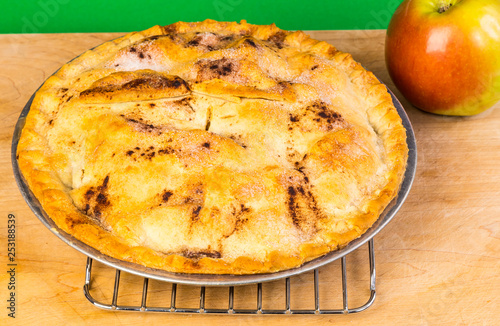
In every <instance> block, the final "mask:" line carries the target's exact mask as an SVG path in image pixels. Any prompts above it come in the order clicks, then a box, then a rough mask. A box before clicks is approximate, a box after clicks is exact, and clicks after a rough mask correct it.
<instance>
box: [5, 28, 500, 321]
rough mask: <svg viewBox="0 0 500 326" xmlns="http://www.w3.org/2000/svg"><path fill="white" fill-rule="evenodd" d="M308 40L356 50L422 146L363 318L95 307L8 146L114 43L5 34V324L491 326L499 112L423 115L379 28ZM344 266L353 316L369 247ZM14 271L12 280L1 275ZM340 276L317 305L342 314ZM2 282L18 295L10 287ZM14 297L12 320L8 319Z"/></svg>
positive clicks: (129, 295)
mask: <svg viewBox="0 0 500 326" xmlns="http://www.w3.org/2000/svg"><path fill="white" fill-rule="evenodd" d="M310 34H311V35H312V36H313V37H314V38H317V39H322V40H325V41H328V42H330V43H331V44H333V45H335V46H336V47H337V48H338V49H340V50H343V51H347V52H350V53H352V54H353V56H354V58H355V59H357V60H358V61H360V62H361V63H362V64H363V65H364V66H365V67H366V68H368V69H370V70H372V71H373V72H374V73H375V74H376V75H377V76H378V77H379V78H380V79H381V80H382V81H383V82H385V83H386V84H387V85H388V86H389V88H390V89H392V90H393V91H394V92H395V93H396V95H397V96H398V97H399V98H400V99H401V102H402V104H403V106H404V107H405V108H406V111H407V113H408V115H409V117H410V120H411V122H412V124H413V128H414V131H415V134H416V138H417V146H418V168H417V175H416V179H415V182H414V184H413V188H412V190H411V192H410V195H409V196H408V199H407V200H406V202H405V204H404V205H403V207H402V209H401V210H400V211H399V213H398V214H397V216H396V217H395V218H394V219H393V221H392V222H391V223H390V224H389V225H388V226H387V227H386V228H385V229H383V230H382V231H381V233H379V234H378V235H377V236H376V237H375V249H376V252H375V253H376V269H377V283H376V285H377V298H376V300H375V303H374V304H373V305H372V306H371V307H370V308H368V310H366V311H364V312H361V313H358V314H351V315H334V316H326V315H319V316H216V315H196V314H187V315H173V314H161V313H130V312H117V311H106V310H101V309H99V308H96V307H95V306H93V305H92V304H90V303H89V302H88V301H87V299H85V297H84V296H83V292H82V287H83V284H84V277H85V273H84V272H85V271H84V268H85V262H86V257H85V256H84V255H83V254H81V253H79V252H77V251H76V250H74V249H72V248H70V247H69V246H67V245H66V244H65V243H63V242H62V241H61V240H59V239H58V238H57V237H55V236H54V235H53V234H52V233H51V232H50V231H49V230H48V229H46V228H45V227H44V226H43V225H42V224H41V223H40V222H39V221H38V219H37V218H36V217H35V216H34V214H33V213H32V212H31V211H30V209H29V207H28V206H27V204H26V203H25V202H24V200H23V198H22V196H21V194H20V193H19V191H18V189H17V186H16V183H15V180H14V177H13V173H12V168H11V162H10V147H11V139H12V133H13V130H14V125H15V123H16V121H17V118H18V116H19V113H20V112H21V110H22V108H23V106H24V105H25V103H26V102H27V101H28V99H29V97H30V96H31V95H32V94H33V93H34V92H35V90H36V89H37V88H38V86H40V84H41V83H42V82H43V81H44V80H45V79H46V78H47V77H48V76H50V74H52V73H53V72H54V71H55V70H56V69H57V68H58V67H60V66H61V65H62V64H64V63H65V62H67V61H68V60H70V59H72V58H73V57H75V56H77V55H79V54H80V53H82V52H83V51H85V50H86V49H88V48H91V47H93V46H95V45H98V44H100V43H102V42H104V41H106V40H109V39H112V38H114V37H117V36H119V34H52V35H1V36H0V89H1V92H0V174H1V175H2V178H1V179H0V185H1V187H0V252H1V255H0V257H1V260H0V270H1V271H2V272H0V302H2V304H1V305H2V307H1V309H0V325H69V324H70V325H90V324H92V325H116V324H124V325H143V324H146V323H148V324H173V325H174V324H182V325H200V324H203V325H219V324H221V323H234V324H256V325H259V324H263V325H267V324H273V325H288V324H289V323H298V324H304V325H321V324H336V325H344V324H363V325H366V324H369V325H387V324H398V325H437V324H439V325H459V324H466V325H469V324H473V325H494V324H498V322H499V320H500V306H499V302H500V286H499V284H500V104H497V105H496V106H495V107H494V108H492V109H490V110H488V111H486V112H484V113H482V114H480V115H477V116H474V117H469V118H456V117H442V116H436V115H431V114H427V113H424V112H421V111H419V110H417V109H415V108H414V107H412V106H411V105H410V104H408V102H406V101H405V100H404V98H403V97H402V96H401V94H400V93H399V92H398V91H397V90H396V88H395V87H394V85H393V84H392V83H391V80H390V78H389V76H388V73H387V71H386V68H385V64H384V54H383V53H384V51H383V50H384V48H383V45H384V35H385V32H384V31H315V32H310ZM9 216H11V218H9ZM12 216H14V217H12ZM9 220H15V230H16V231H15V252H16V257H15V260H14V262H9V261H8V258H9V256H8V249H9V248H11V247H13V246H12V245H10V246H9V245H8V239H9V238H8V234H9V231H8V230H9V225H11V224H13V223H12V222H10V223H9ZM11 229H12V227H11ZM11 233H12V232H11ZM11 238H12V237H11ZM11 242H12V241H11ZM347 262H348V276H349V280H353V282H352V283H349V291H350V292H349V293H350V295H349V304H350V306H351V307H355V306H356V305H360V304H363V303H364V302H365V300H366V299H367V297H368V296H369V291H368V287H367V284H368V282H369V275H368V268H369V267H368V259H367V253H366V248H364V247H363V248H361V249H360V250H358V251H356V252H354V253H352V254H351V255H349V256H348V257H347ZM9 263H10V264H12V263H15V264H16V265H15V266H13V265H10V266H9V265H8V264H9ZM13 267H15V275H14V276H13V278H11V275H10V274H9V273H8V272H7V271H8V270H9V269H10V268H13ZM339 268H340V263H339V262H334V263H332V264H331V265H328V266H326V267H324V268H322V269H320V303H321V305H322V306H324V307H330V308H339V307H340V308H341V307H342V300H341V291H340V284H339V282H340V276H339V275H340V271H339ZM113 281H114V271H113V270H111V269H108V268H106V267H104V266H102V265H100V266H99V264H96V267H95V273H94V277H93V283H92V284H93V286H95V289H96V290H95V291H94V292H93V294H94V295H95V297H96V298H98V299H100V300H103V301H105V300H108V302H109V300H110V296H111V295H110V291H111V290H112V287H113ZM12 282H13V283H12ZM9 283H11V285H10V286H12V284H13V285H14V286H15V291H11V290H9ZM150 283H151V284H150V289H151V290H150V295H149V298H148V304H151V305H153V304H157V305H163V306H168V305H169V304H170V288H169V287H168V286H167V285H166V284H164V283H161V282H155V281H151V282H150ZM283 286H284V285H283V283H282V282H281V283H280V282H276V283H274V282H273V283H270V284H264V293H263V301H264V302H263V304H264V307H263V308H264V309H266V308H267V309H269V308H283V305H284V291H283V289H284V287H283ZM141 289H142V279H140V278H137V277H135V276H132V275H129V274H125V275H124V276H123V278H122V280H121V287H120V294H121V297H120V299H119V300H120V302H119V303H121V304H136V305H137V304H140V300H141V298H140V293H141ZM180 289H182V290H183V291H184V292H183V293H185V294H183V295H181V296H180V297H179V298H178V306H181V305H188V304H191V303H194V304H197V302H198V301H199V298H198V295H199V292H198V291H199V289H198V288H196V289H193V288H190V287H186V286H180ZM312 291H313V287H312V285H311V273H307V274H306V275H302V276H299V277H296V278H293V279H292V299H293V307H292V308H314V300H313V294H312V293H313V292H312ZM10 292H14V298H15V318H11V317H9V316H8V313H9V312H10V311H9V310H8V309H7V308H8V307H9V304H10V303H9V302H8V301H7V300H9V299H10V298H11V293H10ZM235 294H236V295H237V299H236V302H235V305H239V306H240V307H242V308H245V307H246V308H255V294H256V288H255V286H247V287H238V288H237V289H236V290H235ZM208 300H209V301H208ZM207 302H210V303H207V305H213V306H214V307H222V308H225V307H227V288H222V289H220V288H217V289H207ZM207 307H208V306H207Z"/></svg>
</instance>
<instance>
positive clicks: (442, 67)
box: [385, 0, 500, 116]
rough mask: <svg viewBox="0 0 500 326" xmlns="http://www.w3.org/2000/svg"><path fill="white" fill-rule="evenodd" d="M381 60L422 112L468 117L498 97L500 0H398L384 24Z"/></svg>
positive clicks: (499, 90)
mask: <svg viewBox="0 0 500 326" xmlns="http://www.w3.org/2000/svg"><path fill="white" fill-rule="evenodd" d="M446 4H448V5H449V4H451V6H449V8H446V9H447V10H446V11H444V12H442V13H440V12H439V8H440V6H444V5H446ZM385 59H386V64H387V69H388V71H389V74H390V76H391V78H392V80H393V82H394V84H395V85H396V87H397V88H398V89H399V91H400V92H401V93H402V94H403V96H404V97H405V98H406V99H407V100H408V101H409V102H410V103H412V104H413V105H414V106H416V107H417V108H419V109H421V110H423V111H427V112H432V113H436V114H442V115H458V116H469V115H474V114H478V113H480V112H482V111H484V110H486V109H488V108H490V107H491V106H493V105H494V104H495V103H496V102H497V101H499V100H500V1H499V0H405V1H403V2H402V3H401V5H400V6H399V7H398V8H397V9H396V12H395V13H394V15H393V17H392V19H391V21H390V23H389V27H388V29H387V36H386V42H385Z"/></svg>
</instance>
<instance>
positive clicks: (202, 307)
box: [83, 239, 376, 315]
mask: <svg viewBox="0 0 500 326" xmlns="http://www.w3.org/2000/svg"><path fill="white" fill-rule="evenodd" d="M357 250H360V248H358V249H357ZM368 255H369V263H370V284H369V287H370V297H369V298H368V301H366V303H365V304H363V305H360V306H358V307H356V308H349V305H348V291H347V288H348V286H347V284H348V282H347V262H346V256H343V257H341V258H340V261H341V264H340V268H341V275H342V307H341V308H338V309H322V308H321V307H320V290H319V288H320V280H319V272H318V269H315V270H314V273H313V284H314V288H313V291H314V309H292V308H291V306H292V305H291V303H292V302H291V290H290V288H291V286H290V285H291V280H290V277H287V278H285V280H284V281H285V303H284V306H285V307H284V309H264V308H263V300H262V292H263V290H262V283H256V284H255V285H256V286H257V298H256V306H255V309H238V308H235V305H234V302H235V286H228V301H227V309H220V308H218V309H213V308H207V304H206V301H207V300H206V288H207V287H206V286H199V288H200V289H199V304H198V305H197V306H196V307H187V308H186V307H178V306H177V302H176V301H177V297H178V294H179V289H178V286H177V283H171V296H170V305H166V306H157V305H148V304H147V298H148V289H149V279H148V278H144V281H143V284H142V297H141V304H140V305H120V304H118V299H119V288H120V277H121V272H122V271H120V270H119V269H116V273H115V280H114V286H113V294H112V297H111V302H109V303H103V302H100V301H99V300H96V299H95V298H94V297H93V296H92V295H91V290H92V262H93V259H92V258H90V257H89V258H88V259H87V265H86V273H85V285H84V286H83V292H84V295H85V297H86V298H87V300H89V301H90V302H91V303H92V304H93V305H95V306H96V307H98V308H101V309H106V310H116V311H135V312H163V313H177V314H183V313H184V314H193V313H197V314H231V315H258V314H264V315H265V314H268V315H272V314H274V315H278V314H297V315H300V314H302V315H311V314H316V315H320V314H350V313H357V312H361V311H363V310H365V309H367V308H368V307H370V306H371V305H372V304H373V302H374V301H375V295H376V290H375V279H376V273H375V252H374V247H373V239H371V240H370V241H369V242H368ZM329 293H332V291H330V292H329Z"/></svg>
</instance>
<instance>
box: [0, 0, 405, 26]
mask: <svg viewBox="0 0 500 326" xmlns="http://www.w3.org/2000/svg"><path fill="white" fill-rule="evenodd" d="M401 1H402V0H319V1H306V0H302V1H298V0H275V1H273V0H266V1H257V0H208V1H202V0H185V1H183V0H175V1H168V0H163V1H159V0H123V1H105V0H87V1H80V0H31V1H30V0H18V1H9V0H0V9H1V10H2V12H1V15H2V18H1V19H0V33H74V32H127V31H134V30H142V29H146V28H148V27H150V26H152V25H156V24H158V25H167V24H170V23H173V22H176V21H179V20H182V21H200V20H204V19H206V18H211V19H215V20H225V21H240V20H242V19H245V20H247V21H248V22H249V23H253V24H270V23H276V25H277V26H278V27H280V28H283V29H289V30H297V29H300V30H325V29H385V28H386V27H387V24H388V23H389V20H390V17H391V16H392V14H393V13H394V10H395V9H396V7H397V6H398V5H399V3H400V2H401Z"/></svg>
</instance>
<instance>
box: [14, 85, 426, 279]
mask: <svg viewBox="0 0 500 326" xmlns="http://www.w3.org/2000/svg"><path fill="white" fill-rule="evenodd" d="M388 91H389V93H390V94H391V97H392V100H393V103H394V105H395V107H396V108H397V110H398V113H399V115H400V116H401V119H402V120H403V125H404V127H405V128H406V136H407V143H408V148H409V153H408V163H407V167H406V172H405V175H404V180H403V183H402V184H401V188H400V190H399V192H398V196H397V197H396V198H395V199H394V200H392V202H391V203H390V204H389V205H388V207H387V208H386V209H385V210H384V211H383V213H382V214H381V216H380V217H379V219H378V220H377V221H376V222H375V223H374V224H373V226H372V227H371V228H370V229H368V230H367V231H366V232H365V233H364V234H362V235H361V236H360V237H359V238H357V239H355V240H353V241H351V242H350V243H349V244H348V245H347V246H346V247H344V248H342V249H340V250H337V251H333V252H330V253H328V254H325V255H324V256H321V257H319V258H316V259H314V260H311V261H309V262H307V263H305V264H303V265H301V266H300V267H297V268H293V269H288V270H284V271H280V272H275V273H265V274H252V275H228V274H224V275H211V274H183V273H172V272H167V271H163V270H158V269H153V268H147V267H144V266H141V265H138V264H134V263H129V262H125V261H122V260H118V259H116V258H113V257H110V256H107V255H103V254H102V253H100V252H99V251H98V250H96V249H94V248H93V247H91V246H89V245H87V244H85V243H83V242H81V241H80V240H78V239H76V238H74V237H73V236H72V235H70V234H68V233H66V232H64V231H63V230H61V229H60V228H59V227H58V226H57V225H55V223H54V222H53V221H52V219H51V218H50V217H49V216H48V215H47V213H46V212H45V211H44V210H43V208H42V206H41V205H40V202H39V201H38V200H37V199H36V198H35V196H34V195H33V193H32V192H31V190H30V189H29V187H28V185H27V183H26V181H25V180H24V177H23V175H22V174H21V172H20V170H19V165H18V162H17V158H16V153H17V145H18V142H19V137H20V135H21V130H22V129H23V127H24V125H25V122H26V116H27V114H28V112H29V110H30V107H31V103H32V101H33V98H34V94H33V96H32V97H31V98H30V100H29V101H28V103H27V104H26V106H25V107H24V109H23V110H22V112H21V115H20V116H19V119H18V121H17V124H16V127H15V130H14V135H13V139H12V152H11V158H12V166H13V170H14V177H15V179H16V182H17V185H18V187H19V189H20V191H21V194H22V195H23V197H24V199H25V200H26V202H27V203H28V205H29V207H30V208H31V210H32V211H33V213H35V215H36V216H37V217H38V218H39V219H40V221H41V222H42V223H43V224H44V225H45V226H46V227H48V228H49V229H50V231H52V233H54V234H55V235H57V236H58V237H59V238H60V239H61V240H63V241H64V242H66V243H67V244H68V245H70V246H71V247H73V248H75V249H76V250H78V251H80V252H81V253H83V254H85V255H86V256H88V257H91V258H93V259H95V260H97V261H100V262H101V263H103V264H105V265H108V266H111V267H114V268H117V269H120V270H122V271H126V272H129V273H132V274H136V275H139V276H142V277H146V278H151V279H156V280H160V281H167V282H172V283H178V284H187V285H198V286H234V285H245V284H252V283H262V282H268V281H274V280H277V279H281V278H286V277H290V276H293V275H297V274H301V273H304V272H307V271H310V270H313V269H316V268H319V267H321V266H323V265H325V264H328V263H331V262H333V261H335V260H337V259H339V258H341V257H343V256H345V255H347V254H348V253H350V252H352V251H353V250H355V249H357V248H358V247H360V246H362V245H363V244H365V243H366V242H368V241H369V240H370V239H372V238H373V237H374V236H375V235H376V234H377V233H378V232H380V230H382V228H384V227H385V226H386V225H387V223H389V221H390V220H391V219H392V218H393V217H394V215H396V213H397V212H398V210H399V208H400V207H401V205H402V204H403V202H404V200H405V199H406V197H407V195H408V193H409V191H410V188H411V185H412V183H413V179H414V177H415V171H416V165H417V148H416V141H415V135H414V133H413V129H412V126H411V123H410V120H409V119H408V116H407V115H406V112H405V111H404V109H403V107H402V105H401V103H400V102H399V101H398V99H397V98H396V97H395V96H394V94H393V93H392V92H391V91H390V90H389V89H388Z"/></svg>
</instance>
